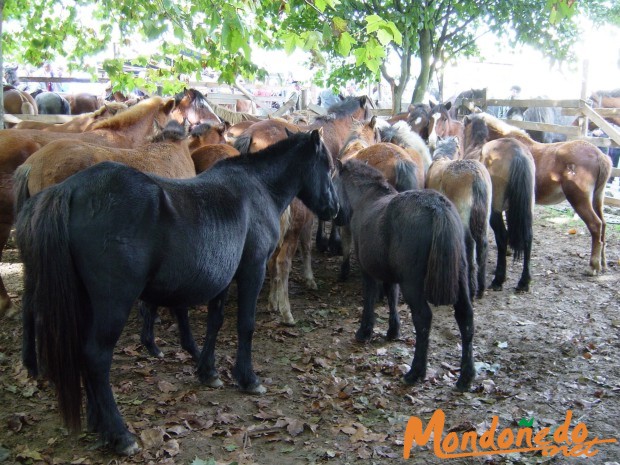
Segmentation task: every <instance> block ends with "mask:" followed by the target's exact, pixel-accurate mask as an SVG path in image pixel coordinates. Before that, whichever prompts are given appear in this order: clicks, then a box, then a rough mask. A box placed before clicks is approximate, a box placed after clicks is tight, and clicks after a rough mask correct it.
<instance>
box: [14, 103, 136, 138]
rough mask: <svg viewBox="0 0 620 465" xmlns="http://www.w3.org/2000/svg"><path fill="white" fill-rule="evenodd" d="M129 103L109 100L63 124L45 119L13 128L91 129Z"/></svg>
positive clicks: (54, 130) (50, 129) (65, 130)
mask: <svg viewBox="0 0 620 465" xmlns="http://www.w3.org/2000/svg"><path fill="white" fill-rule="evenodd" d="M126 109H127V105H125V104H124V103H120V102H108V103H106V104H104V105H103V106H102V107H101V108H99V109H98V110H96V111H94V112H92V113H84V114H81V115H79V116H76V117H75V118H73V119H72V120H71V121H67V122H66V123H62V124H54V123H44V122H43V121H21V122H20V123H17V124H16V125H15V126H14V127H13V129H40V130H41V131H52V132H84V131H88V130H90V129H91V128H92V127H93V126H94V125H95V123H97V122H98V121H101V120H103V119H105V118H109V117H111V116H114V115H115V114H117V113H119V112H121V111H123V110H126Z"/></svg>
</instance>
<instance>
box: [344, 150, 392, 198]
mask: <svg viewBox="0 0 620 465" xmlns="http://www.w3.org/2000/svg"><path fill="white" fill-rule="evenodd" d="M342 170H346V171H348V172H349V173H351V176H352V177H351V180H352V182H353V184H354V185H356V186H369V187H371V186H372V187H375V188H376V189H378V190H380V191H382V192H383V193H384V194H396V189H394V187H392V185H391V184H390V183H389V182H388V181H387V179H385V176H383V173H381V171H379V170H378V169H377V168H375V167H374V166H370V165H368V164H366V163H364V162H362V161H360V160H356V159H355V158H352V159H350V160H348V161H347V162H346V163H344V164H343V166H342Z"/></svg>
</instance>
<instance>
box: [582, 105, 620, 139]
mask: <svg viewBox="0 0 620 465" xmlns="http://www.w3.org/2000/svg"><path fill="white" fill-rule="evenodd" d="M583 112H584V113H585V114H586V116H587V117H588V118H590V119H591V120H592V122H593V123H594V124H596V125H597V126H598V127H599V128H601V129H602V130H603V131H604V132H605V134H607V135H608V136H609V137H610V138H611V139H613V140H614V141H615V142H616V143H617V144H620V131H618V129H616V127H615V126H612V125H611V124H610V123H608V122H607V121H606V120H604V119H603V118H602V117H600V116H599V114H598V113H597V112H596V111H594V110H593V109H592V108H590V107H588V106H585V107H583Z"/></svg>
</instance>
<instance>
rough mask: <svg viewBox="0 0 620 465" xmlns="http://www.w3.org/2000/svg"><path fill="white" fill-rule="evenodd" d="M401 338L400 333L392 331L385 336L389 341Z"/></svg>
mask: <svg viewBox="0 0 620 465" xmlns="http://www.w3.org/2000/svg"><path fill="white" fill-rule="evenodd" d="M399 337H400V331H399V330H396V331H390V330H388V332H387V333H386V334H385V339H387V340H388V341H395V340H397V339H398V338H399Z"/></svg>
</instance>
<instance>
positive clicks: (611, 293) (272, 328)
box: [0, 204, 620, 465]
mask: <svg viewBox="0 0 620 465" xmlns="http://www.w3.org/2000/svg"><path fill="white" fill-rule="evenodd" d="M612 213H613V212H612ZM615 213H616V215H618V212H617V210H616V211H615ZM610 216H611V215H610ZM535 218H536V225H535V230H534V235H535V236H534V247H533V257H532V273H533V278H534V280H533V282H532V286H531V289H532V291H531V292H530V293H527V294H515V292H514V290H513V288H514V287H515V286H516V282H517V279H518V277H519V274H520V271H521V265H520V264H518V263H516V264H512V265H511V266H509V269H508V282H507V283H506V285H505V287H504V290H503V291H500V292H493V291H487V293H486V295H485V297H484V298H483V299H482V300H479V301H476V302H475V303H474V308H475V323H476V335H475V338H474V347H475V351H474V358H475V361H476V365H477V369H478V373H477V377H476V380H475V382H474V386H473V389H472V391H471V392H469V393H465V394H460V393H458V392H457V391H455V390H454V384H455V382H456V378H457V375H458V372H457V368H458V366H459V360H460V347H459V341H460V338H459V336H458V329H457V326H456V322H455V321H454V318H453V316H452V309H451V308H449V307H439V308H435V309H434V321H433V330H432V333H431V343H430V350H429V372H428V376H427V379H426V381H425V382H424V383H422V384H420V385H416V386H413V387H412V386H406V385H404V384H403V383H402V381H401V376H402V374H403V372H404V371H405V370H407V369H408V365H409V364H410V363H411V359H412V356H413V348H414V344H415V334H414V331H413V327H412V324H411V319H410V317H409V315H408V312H409V311H408V309H407V308H406V307H405V306H401V308H400V310H401V319H402V322H403V328H402V331H401V334H402V338H401V339H400V340H399V341H396V342H391V343H388V342H386V341H385V339H384V334H385V331H386V330H387V308H386V307H385V306H384V305H383V304H382V305H381V306H379V307H378V308H377V315H378V322H377V327H376V329H375V337H373V339H372V341H371V342H370V343H369V344H365V345H362V344H357V343H355V342H354V341H353V335H354V333H355V330H356V329H357V324H358V320H359V316H360V312H361V305H362V298H361V282H360V273H359V269H358V268H357V267H356V264H355V262H353V268H352V275H351V277H350V279H349V280H348V281H347V282H346V283H340V282H338V281H337V276H338V270H339V264H340V258H339V257H338V258H331V257H326V256H321V255H317V254H315V257H314V258H313V261H314V271H315V276H316V278H317V282H318V285H319V289H318V290H316V291H309V290H306V289H305V288H303V286H302V284H301V283H302V279H301V275H300V274H299V273H298V270H299V269H300V267H299V266H298V265H299V264H298V263H297V262H295V264H294V271H293V275H292V279H291V305H292V312H293V315H294V317H295V319H296V320H297V326H296V327H293V328H287V327H284V326H281V325H279V316H278V315H274V314H269V313H267V311H266V310H265V309H266V291H265V289H267V286H265V287H264V290H263V293H261V296H260V300H259V306H258V308H259V310H258V314H257V325H256V326H257V329H256V333H255V335H254V345H253V347H254V361H255V366H256V369H257V373H258V374H259V376H260V377H261V379H262V380H263V383H264V385H265V386H266V387H267V388H268V392H267V394H265V395H263V396H260V397H256V396H250V395H245V394H242V393H240V392H239V391H238V390H237V389H236V387H235V385H234V382H233V381H232V378H231V375H230V370H231V368H232V366H233V360H234V356H235V351H236V345H237V343H236V331H235V324H236V317H235V315H236V312H235V309H236V301H235V297H234V292H235V291H234V286H233V290H232V292H231V296H232V297H231V300H230V302H229V303H228V305H227V319H226V321H225V323H224V327H223V328H222V331H221V333H220V338H219V340H218V346H217V348H218V349H217V357H218V365H219V369H220V372H221V378H222V380H223V381H224V386H223V387H222V388H219V389H210V388H206V387H203V386H201V385H200V384H199V383H198V381H197V379H196V377H195V376H194V367H193V363H192V361H191V359H190V357H189V356H188V355H187V354H186V353H185V352H183V351H182V350H181V349H180V347H179V343H178V338H177V332H176V327H175V325H174V323H173V321H172V320H171V317H170V315H169V314H168V313H167V312H166V311H162V312H161V314H162V324H160V325H158V326H157V327H156V332H157V336H158V341H157V342H158V344H159V346H160V347H161V348H162V350H163V351H164V353H165V358H164V359H161V360H160V359H155V358H153V357H150V356H149V355H148V354H147V353H146V351H145V350H144V348H142V347H141V345H140V343H139V336H138V334H139V328H140V321H139V318H138V316H137V313H136V312H134V313H132V315H131V317H130V321H129V324H128V325H127V327H126V329H125V331H124V333H123V336H122V338H121V340H120V342H119V344H118V345H117V347H116V352H115V360H114V363H113V366H112V383H113V386H114V393H115V395H116V399H117V401H118V404H119V407H120V409H121V412H122V414H123V415H124V417H125V419H126V421H127V422H128V424H129V425H130V428H131V429H132V430H133V431H134V432H135V434H136V435H137V436H138V437H139V438H140V441H141V443H142V445H143V449H142V452H141V453H139V454H138V455H137V456H135V457H131V458H123V457H115V456H114V455H112V454H111V453H110V452H109V451H108V450H107V449H105V448H101V447H99V446H98V444H97V438H96V437H95V436H93V435H90V434H86V433H85V434H82V435H79V436H69V435H68V434H67V432H66V430H65V429H64V428H63V427H62V425H61V423H60V419H59V417H58V415H57V412H56V406H55V397H54V391H53V389H51V388H50V386H49V385H48V384H47V383H45V382H42V381H33V380H31V379H29V378H28V377H27V375H26V372H25V371H24V369H23V368H22V365H21V361H20V348H21V327H20V326H21V325H20V321H19V318H16V319H5V320H3V321H2V325H3V331H2V332H1V333H0V373H1V377H0V432H1V433H0V463H2V462H4V463H32V464H37V463H54V464H61V463H62V464H64V463H74V464H124V463H130V464H133V463H153V464H188V465H189V464H192V463H193V464H194V465H203V464H229V463H239V464H253V463H257V464H288V463H290V464H310V463H333V464H347V463H364V464H371V463H377V464H379V463H380V464H386V463H387V464H391V463H394V464H399V463H411V464H439V463H450V464H454V465H457V464H515V465H517V464H527V465H529V464H543V463H545V464H546V463H554V464H555V463H557V464H584V463H590V464H601V465H603V464H605V463H614V462H618V460H619V459H620V444H619V443H618V442H616V443H612V444H601V445H600V446H598V450H599V452H598V454H597V455H595V456H594V457H592V458H590V459H585V458H583V457H580V458H565V457H562V456H561V455H558V456H556V457H542V456H541V455H540V453H535V452H525V453H517V454H510V455H493V456H486V457H485V456H481V457H476V458H463V459H450V460H446V459H443V460H442V459H439V458H437V457H436V456H435V454H434V452H433V443H432V442H431V443H429V444H428V445H427V446H424V447H419V446H415V447H414V448H413V450H412V456H411V458H409V459H408V460H404V459H403V446H402V444H403V435H404V431H405V427H406V424H407V420H408V419H409V417H410V416H412V415H415V416H418V417H420V418H422V419H423V420H424V422H425V424H426V421H428V419H429V418H430V417H431V415H432V414H433V412H434V411H435V410H436V409H438V408H441V409H443V411H444V412H445V414H446V428H445V431H446V432H447V431H448V430H449V429H451V430H452V431H456V432H457V434H459V436H460V435H461V434H462V433H464V432H466V431H472V430H476V431H478V432H479V433H480V434H482V433H483V432H484V431H486V430H487V429H488V428H489V426H490V424H491V421H492V419H493V417H494V416H497V417H498V419H499V427H498V431H501V430H502V429H504V428H512V429H513V430H515V431H516V430H517V429H518V422H519V421H520V420H521V419H523V418H527V419H532V418H533V419H534V422H533V429H534V431H535V432H536V431H538V430H540V429H541V428H543V427H551V428H552V430H553V428H555V427H557V426H559V425H560V424H562V423H563V422H564V419H565V416H566V412H567V410H572V412H573V423H572V424H573V425H575V424H576V423H577V422H583V423H584V424H586V425H587V428H588V432H589V437H590V438H594V437H598V438H601V439H606V438H616V439H618V440H620V434H618V431H619V428H618V425H620V420H619V418H620V402H619V401H618V398H619V395H620V365H619V363H618V360H619V358H618V352H619V351H620V338H619V336H620V284H619V282H620V279H619V278H620V241H619V239H620V227H619V226H617V225H616V226H614V225H611V224H610V225H609V226H608V241H607V260H608V271H607V273H605V274H603V275H601V276H597V277H589V276H586V275H584V274H583V271H584V270H585V269H586V267H587V264H588V259H589V252H590V238H589V237H590V236H589V234H588V232H587V230H586V228H585V226H584V224H583V223H582V222H581V221H580V220H575V219H574V218H573V215H572V211H571V210H570V209H569V207H568V206H567V204H562V205H561V206H559V207H555V208H544V207H536V211H535ZM573 228H574V229H575V231H571V230H572V229H573ZM571 232H575V234H570V233H571ZM490 244H491V247H490V253H489V259H490V264H489V267H488V269H489V272H491V271H492V270H493V269H494V263H495V258H496V257H495V255H496V251H495V247H494V240H493V239H492V238H491V237H490ZM509 263H510V260H509ZM1 272H2V276H3V278H4V280H5V283H6V286H7V288H8V289H9V291H10V292H12V293H13V296H15V297H16V299H15V300H16V301H17V302H19V300H20V296H21V292H22V291H21V288H22V284H21V265H20V263H19V258H18V254H17V251H16V250H14V249H12V250H11V249H9V250H7V251H6V252H5V255H4V257H3V263H2V268H1ZM490 280H491V277H490V276H489V279H488V282H490ZM205 312H206V309H205V308H199V309H195V310H193V311H192V313H191V318H192V323H193V331H194V334H195V335H196V336H197V340H200V339H201V338H202V335H203V334H204V332H205V321H206V314H205Z"/></svg>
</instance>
